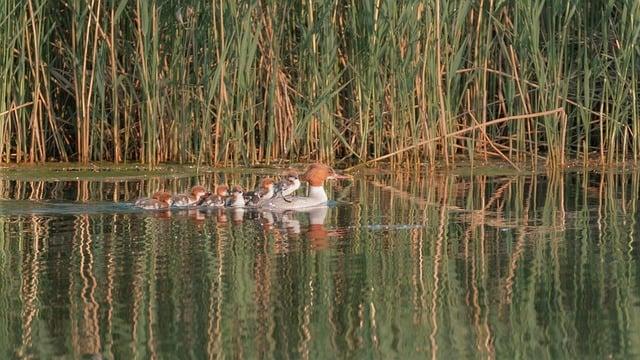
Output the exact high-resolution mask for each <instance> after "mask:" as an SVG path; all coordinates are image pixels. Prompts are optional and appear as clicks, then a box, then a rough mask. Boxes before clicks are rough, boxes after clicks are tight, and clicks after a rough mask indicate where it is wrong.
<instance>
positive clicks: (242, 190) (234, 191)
mask: <svg viewBox="0 0 640 360" xmlns="http://www.w3.org/2000/svg"><path fill="white" fill-rule="evenodd" d="M231 192H232V193H238V194H240V195H242V193H244V189H243V188H242V186H240V185H236V186H234V187H233V190H231Z"/></svg>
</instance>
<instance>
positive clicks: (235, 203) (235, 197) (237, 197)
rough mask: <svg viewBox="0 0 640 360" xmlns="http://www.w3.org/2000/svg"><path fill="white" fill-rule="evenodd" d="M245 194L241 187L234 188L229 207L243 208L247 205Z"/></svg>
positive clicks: (228, 201) (228, 203) (228, 202)
mask: <svg viewBox="0 0 640 360" xmlns="http://www.w3.org/2000/svg"><path fill="white" fill-rule="evenodd" d="M243 193H244V190H242V187H241V186H239V185H236V186H234V188H233V190H232V191H231V198H230V199H228V200H227V206H231V207H243V206H244V204H245V202H244V196H242V195H243Z"/></svg>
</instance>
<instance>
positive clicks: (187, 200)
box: [173, 185, 210, 207]
mask: <svg viewBox="0 0 640 360" xmlns="http://www.w3.org/2000/svg"><path fill="white" fill-rule="evenodd" d="M209 194H210V193H209V192H207V190H206V189H205V188H204V187H202V186H200V185H196V186H194V187H192V188H191V193H190V194H188V195H187V194H179V195H176V196H174V197H173V206H175V207H188V206H196V205H199V203H200V201H202V199H204V197H205V196H208V195H209Z"/></svg>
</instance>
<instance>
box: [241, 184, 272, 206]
mask: <svg viewBox="0 0 640 360" xmlns="http://www.w3.org/2000/svg"><path fill="white" fill-rule="evenodd" d="M273 190H274V182H273V179H271V178H268V177H267V178H264V179H262V181H260V186H259V187H258V189H257V190H256V191H254V193H253V196H252V197H251V199H250V200H249V201H248V202H247V204H248V205H251V206H262V204H264V203H266V202H267V201H269V200H270V199H271V198H272V197H273V194H274V192H273Z"/></svg>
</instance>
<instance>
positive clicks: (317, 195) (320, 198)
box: [263, 164, 345, 210]
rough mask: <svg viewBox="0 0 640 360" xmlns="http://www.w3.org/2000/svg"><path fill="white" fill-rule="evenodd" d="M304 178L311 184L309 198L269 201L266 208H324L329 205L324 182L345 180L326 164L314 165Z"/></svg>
mask: <svg viewBox="0 0 640 360" xmlns="http://www.w3.org/2000/svg"><path fill="white" fill-rule="evenodd" d="M302 177H303V178H304V179H305V180H306V181H307V182H308V183H309V196H306V197H301V196H293V197H291V198H285V197H277V198H273V199H271V200H270V201H268V202H267V203H266V204H265V205H263V207H264V208H268V209H281V210H290V209H303V208H309V207H314V206H322V205H326V203H327V200H328V198H327V193H326V192H325V191H324V187H323V184H324V181H325V180H327V179H339V178H345V177H344V176H341V175H338V174H336V172H335V171H334V170H333V169H332V168H331V167H329V166H327V165H324V164H312V165H310V166H309V167H308V168H307V171H306V172H305V173H304V174H303V175H302Z"/></svg>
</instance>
